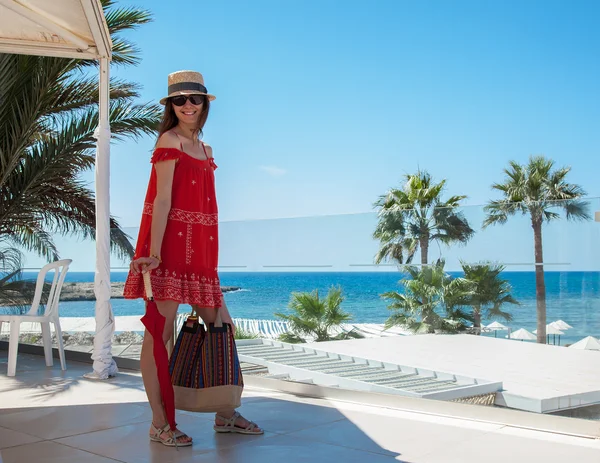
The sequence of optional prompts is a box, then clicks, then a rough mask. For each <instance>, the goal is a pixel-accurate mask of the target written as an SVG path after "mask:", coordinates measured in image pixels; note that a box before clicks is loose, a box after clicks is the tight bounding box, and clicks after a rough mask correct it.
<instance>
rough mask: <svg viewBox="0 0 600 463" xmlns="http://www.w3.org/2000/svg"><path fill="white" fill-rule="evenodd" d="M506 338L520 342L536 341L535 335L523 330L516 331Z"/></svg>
mask: <svg viewBox="0 0 600 463" xmlns="http://www.w3.org/2000/svg"><path fill="white" fill-rule="evenodd" d="M506 337H507V338H510V339H519V340H521V341H535V340H536V339H537V336H536V335H535V334H533V333H531V332H529V331H527V330H526V329H525V328H521V329H518V330H517V331H514V332H512V333H510V334H509V335H508V336H506Z"/></svg>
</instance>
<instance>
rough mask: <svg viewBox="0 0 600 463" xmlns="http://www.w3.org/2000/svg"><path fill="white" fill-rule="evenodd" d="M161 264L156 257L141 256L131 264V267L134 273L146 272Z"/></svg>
mask: <svg viewBox="0 0 600 463" xmlns="http://www.w3.org/2000/svg"><path fill="white" fill-rule="evenodd" d="M159 265H160V260H158V258H156V257H139V258H137V259H135V260H134V261H133V262H131V264H129V269H130V270H131V271H132V272H133V273H146V272H149V271H151V270H154V269H155V268H157V267H158V266H159Z"/></svg>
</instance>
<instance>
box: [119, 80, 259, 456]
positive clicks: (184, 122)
mask: <svg viewBox="0 0 600 463" xmlns="http://www.w3.org/2000/svg"><path fill="white" fill-rule="evenodd" d="M168 86H169V90H168V95H169V96H167V97H166V98H163V99H162V100H161V101H160V102H161V104H163V105H165V112H164V115H163V120H162V123H161V125H160V129H159V138H158V141H157V143H156V147H155V150H154V153H153V155H152V158H151V162H152V164H153V167H152V173H151V176H150V183H149V185H148V191H147V194H146V200H145V202H144V209H143V214H142V222H141V226H140V232H139V236H138V241H137V246H136V252H135V256H134V260H133V262H132V263H131V267H130V272H129V275H128V276H127V281H126V283H125V289H124V297H125V298H127V299H136V298H143V297H144V286H143V279H142V272H151V281H152V292H153V295H154V300H155V301H156V304H157V307H158V311H159V312H160V314H161V315H162V316H164V317H165V329H164V332H163V336H162V340H161V339H153V338H152V336H151V335H150V334H149V333H148V331H146V333H145V336H144V342H143V345H142V352H141V359H140V366H141V370H142V377H143V380H144V388H145V389H146V394H147V396H148V401H149V402H150V406H151V408H152V424H151V427H150V439H151V440H153V441H156V442H161V443H162V444H164V445H167V446H179V447H182V446H188V445H192V439H191V438H190V437H189V436H187V435H186V434H185V433H183V432H181V431H179V430H178V429H171V428H170V426H169V424H168V422H167V417H166V415H165V410H164V408H163V405H162V399H161V394H160V387H159V382H158V377H157V371H156V364H155V361H154V357H153V343H154V342H163V343H165V344H166V342H167V341H168V340H169V339H170V338H171V336H172V335H173V325H174V320H175V317H176V315H177V308H178V307H179V304H190V305H192V306H193V307H194V309H195V311H196V313H197V314H198V315H199V316H200V317H202V319H203V320H204V323H206V324H208V323H213V322H214V321H215V319H216V313H217V310H219V309H221V310H220V313H221V318H222V321H223V323H229V324H231V326H232V327H233V321H232V319H231V315H230V314H229V311H228V309H227V306H226V305H225V302H224V300H223V294H222V292H221V286H220V282H219V277H218V274H217V265H218V215H217V201H216V198H215V176H214V170H215V169H216V168H217V166H216V164H215V162H214V160H213V154H212V148H211V147H210V146H208V145H206V144H205V143H203V142H202V141H201V140H200V138H201V136H202V128H203V127H204V124H205V123H206V119H207V117H208V112H209V108H210V101H212V100H214V99H215V97H214V96H213V95H210V94H208V92H207V90H206V87H205V86H204V79H203V77H202V74H200V73H198V72H193V71H179V72H175V73H173V74H170V75H169V79H168ZM215 430H216V431H219V432H239V433H242V434H262V433H263V430H262V429H260V428H259V427H258V426H257V425H256V424H255V423H252V422H249V421H247V420H246V419H245V418H243V417H242V416H240V414H239V413H237V412H236V411H235V410H228V411H226V412H222V413H218V414H217V415H216V416H215Z"/></svg>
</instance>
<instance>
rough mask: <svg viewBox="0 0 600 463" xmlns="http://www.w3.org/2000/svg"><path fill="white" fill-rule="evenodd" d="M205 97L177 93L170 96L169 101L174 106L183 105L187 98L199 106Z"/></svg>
mask: <svg viewBox="0 0 600 463" xmlns="http://www.w3.org/2000/svg"><path fill="white" fill-rule="evenodd" d="M205 99H206V98H205V97H204V95H179V96H174V97H173V98H171V103H173V104H174V105H175V106H183V105H184V104H185V103H186V101H187V100H190V103H192V104H193V105H196V106H199V105H201V104H202V103H204V101H205Z"/></svg>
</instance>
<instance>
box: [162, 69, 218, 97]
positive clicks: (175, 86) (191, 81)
mask: <svg viewBox="0 0 600 463" xmlns="http://www.w3.org/2000/svg"><path fill="white" fill-rule="evenodd" d="M168 92H169V95H168V96H166V97H164V98H163V99H162V100H160V104H162V105H164V104H165V103H166V102H167V98H171V97H173V96H178V95H206V96H207V97H208V99H209V100H210V101H212V100H214V99H215V98H216V96H214V95H210V94H209V93H208V91H207V90H206V87H205V86H204V77H202V74H200V73H199V72H196V71H177V72H173V73H172V74H169V89H168Z"/></svg>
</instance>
